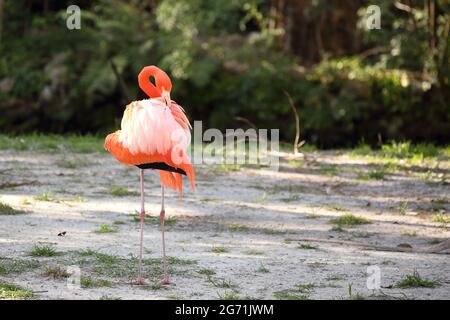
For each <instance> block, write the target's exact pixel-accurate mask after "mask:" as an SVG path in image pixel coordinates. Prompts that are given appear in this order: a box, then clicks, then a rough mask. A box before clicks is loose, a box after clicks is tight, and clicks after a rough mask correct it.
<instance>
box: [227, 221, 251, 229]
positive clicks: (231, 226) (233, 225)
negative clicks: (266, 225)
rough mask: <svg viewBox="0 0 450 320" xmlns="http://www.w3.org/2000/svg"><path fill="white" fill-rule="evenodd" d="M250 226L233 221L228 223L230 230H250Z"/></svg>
mask: <svg viewBox="0 0 450 320" xmlns="http://www.w3.org/2000/svg"><path fill="white" fill-rule="evenodd" d="M249 229H250V228H249V227H248V226H246V225H245V224H239V223H232V224H229V225H228V230H230V231H248V230H249Z"/></svg>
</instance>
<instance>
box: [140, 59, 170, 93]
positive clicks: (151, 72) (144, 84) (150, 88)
mask: <svg viewBox="0 0 450 320" xmlns="http://www.w3.org/2000/svg"><path fill="white" fill-rule="evenodd" d="M150 77H154V78H155V84H156V86H155V85H154V84H153V83H152V82H151V81H150ZM138 83H139V87H140V88H141V90H142V91H144V92H145V93H146V94H147V95H148V96H149V97H150V98H153V99H155V98H159V97H162V95H163V91H167V92H170V91H171V90H172V82H171V81H170V78H169V76H168V75H167V73H165V72H164V71H163V70H161V69H159V68H158V67H156V66H147V67H144V68H143V69H142V70H141V72H140V73H139V76H138Z"/></svg>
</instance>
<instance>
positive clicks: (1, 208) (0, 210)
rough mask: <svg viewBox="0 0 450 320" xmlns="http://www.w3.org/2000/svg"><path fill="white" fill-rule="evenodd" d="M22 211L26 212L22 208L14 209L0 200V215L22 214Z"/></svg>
mask: <svg viewBox="0 0 450 320" xmlns="http://www.w3.org/2000/svg"><path fill="white" fill-rule="evenodd" d="M23 213H26V212H25V211H23V210H17V209H14V208H13V207H11V206H10V205H9V204H6V203H3V202H0V215H8V216H12V215H16V214H23Z"/></svg>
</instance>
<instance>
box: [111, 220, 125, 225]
mask: <svg viewBox="0 0 450 320" xmlns="http://www.w3.org/2000/svg"><path fill="white" fill-rule="evenodd" d="M113 224H114V225H123V224H126V223H125V221H121V220H116V221H114V222H113Z"/></svg>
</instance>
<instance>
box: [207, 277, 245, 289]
mask: <svg viewBox="0 0 450 320" xmlns="http://www.w3.org/2000/svg"><path fill="white" fill-rule="evenodd" d="M208 281H209V282H210V283H212V285H213V286H214V287H216V288H223V289H236V288H237V287H238V286H237V285H236V284H234V283H232V282H231V281H229V280H225V279H221V278H220V279H214V278H213V277H212V276H208Z"/></svg>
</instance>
